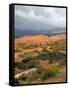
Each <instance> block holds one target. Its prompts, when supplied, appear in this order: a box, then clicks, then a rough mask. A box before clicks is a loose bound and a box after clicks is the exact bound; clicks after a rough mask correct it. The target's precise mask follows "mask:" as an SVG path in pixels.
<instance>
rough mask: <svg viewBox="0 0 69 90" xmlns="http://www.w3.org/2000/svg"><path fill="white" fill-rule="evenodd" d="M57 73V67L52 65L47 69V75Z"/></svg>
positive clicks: (51, 75)
mask: <svg viewBox="0 0 69 90" xmlns="http://www.w3.org/2000/svg"><path fill="white" fill-rule="evenodd" d="M58 73H59V68H58V67H57V66H56V65H54V66H52V67H51V68H50V69H48V70H47V77H48V78H49V77H55V76H56V75H58Z"/></svg>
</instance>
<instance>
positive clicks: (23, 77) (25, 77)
mask: <svg viewBox="0 0 69 90" xmlns="http://www.w3.org/2000/svg"><path fill="white" fill-rule="evenodd" d="M19 79H21V80H24V81H26V80H27V76H26V75H21V76H20V77H19Z"/></svg>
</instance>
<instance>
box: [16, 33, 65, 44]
mask: <svg viewBox="0 0 69 90" xmlns="http://www.w3.org/2000/svg"><path fill="white" fill-rule="evenodd" d="M65 38H66V35H65V34H60V35H54V36H50V37H49V36H46V35H26V36H22V37H19V38H16V39H15V41H16V42H18V43H19V42H20V43H26V42H30V43H39V42H41V43H42V42H51V41H53V42H54V41H58V40H61V39H65Z"/></svg>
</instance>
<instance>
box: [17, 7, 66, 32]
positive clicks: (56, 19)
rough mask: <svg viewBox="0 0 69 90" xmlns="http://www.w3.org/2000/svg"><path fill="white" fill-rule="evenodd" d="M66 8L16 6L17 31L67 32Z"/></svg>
mask: <svg viewBox="0 0 69 90" xmlns="http://www.w3.org/2000/svg"><path fill="white" fill-rule="evenodd" d="M65 28H66V8H53V7H36V6H19V5H16V6H15V29H16V30H17V29H19V30H23V31H24V30H32V31H36V32H46V31H51V32H55V33H56V32H57V33H60V32H65V31H66V30H65Z"/></svg>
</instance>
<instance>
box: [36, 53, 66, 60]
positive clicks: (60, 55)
mask: <svg viewBox="0 0 69 90" xmlns="http://www.w3.org/2000/svg"><path fill="white" fill-rule="evenodd" d="M38 58H39V59H40V58H41V59H43V60H46V59H48V60H61V59H65V58H66V54H64V53H61V52H54V51H53V52H45V53H41V54H40V55H39V56H38Z"/></svg>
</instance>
